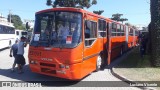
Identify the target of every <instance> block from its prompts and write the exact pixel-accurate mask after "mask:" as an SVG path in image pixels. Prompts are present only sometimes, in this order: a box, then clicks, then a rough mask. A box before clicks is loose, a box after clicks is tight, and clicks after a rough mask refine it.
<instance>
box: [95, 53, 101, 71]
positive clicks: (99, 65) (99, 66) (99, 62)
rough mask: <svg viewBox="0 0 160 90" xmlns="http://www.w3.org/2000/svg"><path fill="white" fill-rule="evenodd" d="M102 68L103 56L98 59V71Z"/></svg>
mask: <svg viewBox="0 0 160 90" xmlns="http://www.w3.org/2000/svg"><path fill="white" fill-rule="evenodd" d="M101 66H102V58H101V56H100V55H99V56H98V57H97V61H96V71H99V70H100V69H101Z"/></svg>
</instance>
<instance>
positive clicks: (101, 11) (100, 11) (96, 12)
mask: <svg viewBox="0 0 160 90" xmlns="http://www.w3.org/2000/svg"><path fill="white" fill-rule="evenodd" d="M103 12H104V10H99V11H93V13H95V14H98V15H101V14H102V13H103Z"/></svg>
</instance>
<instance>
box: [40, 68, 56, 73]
mask: <svg viewBox="0 0 160 90" xmlns="http://www.w3.org/2000/svg"><path fill="white" fill-rule="evenodd" d="M41 72H43V73H48V74H56V70H51V69H49V68H41Z"/></svg>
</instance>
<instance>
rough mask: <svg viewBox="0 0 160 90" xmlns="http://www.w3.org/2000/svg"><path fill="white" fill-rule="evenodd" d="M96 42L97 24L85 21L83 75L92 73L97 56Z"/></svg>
mask: <svg viewBox="0 0 160 90" xmlns="http://www.w3.org/2000/svg"><path fill="white" fill-rule="evenodd" d="M98 44H99V43H98V40H97V22H94V21H91V20H86V21H85V26H84V51H83V64H82V65H83V68H84V69H83V71H82V72H83V74H88V73H89V72H92V71H93V70H94V68H95V66H96V59H97V56H98V55H99V52H98Z"/></svg>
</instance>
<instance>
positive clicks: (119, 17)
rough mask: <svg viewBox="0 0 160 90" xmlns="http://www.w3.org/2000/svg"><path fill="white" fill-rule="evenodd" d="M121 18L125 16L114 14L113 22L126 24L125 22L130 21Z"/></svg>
mask: <svg viewBox="0 0 160 90" xmlns="http://www.w3.org/2000/svg"><path fill="white" fill-rule="evenodd" d="M121 16H123V14H119V13H117V14H113V15H112V18H111V19H112V20H115V21H120V22H122V23H123V22H124V21H128V19H127V18H121Z"/></svg>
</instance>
